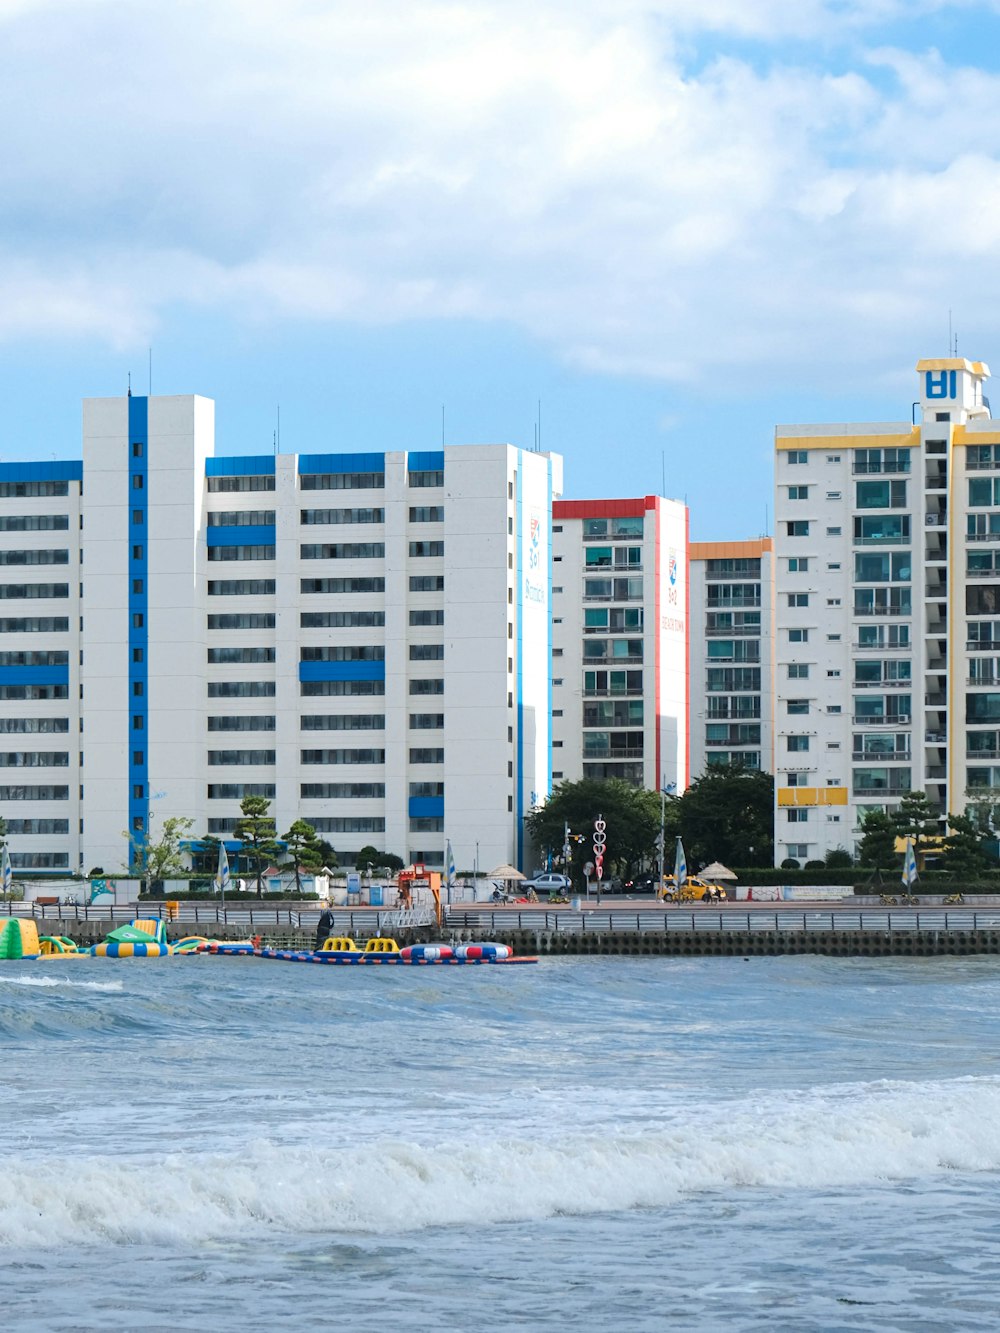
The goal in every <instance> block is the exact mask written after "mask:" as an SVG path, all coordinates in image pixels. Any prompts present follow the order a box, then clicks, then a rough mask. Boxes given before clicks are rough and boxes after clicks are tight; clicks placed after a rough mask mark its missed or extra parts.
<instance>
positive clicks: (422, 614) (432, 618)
mask: <svg viewBox="0 0 1000 1333" xmlns="http://www.w3.org/2000/svg"><path fill="white" fill-rule="evenodd" d="M410 624H411V625H443V624H444V611H441V610H437V611H411V612H410Z"/></svg>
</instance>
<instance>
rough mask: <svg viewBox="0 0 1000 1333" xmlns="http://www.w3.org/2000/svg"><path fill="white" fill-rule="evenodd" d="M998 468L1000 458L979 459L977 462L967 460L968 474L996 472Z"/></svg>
mask: <svg viewBox="0 0 1000 1333" xmlns="http://www.w3.org/2000/svg"><path fill="white" fill-rule="evenodd" d="M966 452H968V451H966ZM998 468H1000V458H987V459H981V458H977V459H975V460H973V459H971V458H967V459H966V460H965V470H966V472H996V470H997V469H998Z"/></svg>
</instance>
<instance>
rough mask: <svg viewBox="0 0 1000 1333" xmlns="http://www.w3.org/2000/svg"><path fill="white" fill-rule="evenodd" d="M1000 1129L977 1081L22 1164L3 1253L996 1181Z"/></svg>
mask: <svg viewBox="0 0 1000 1333" xmlns="http://www.w3.org/2000/svg"><path fill="white" fill-rule="evenodd" d="M998 1115H1000V1081H998V1080H995V1079H978V1078H977V1079H972V1078H969V1079H959V1080H954V1081H950V1082H940V1083H920V1084H915V1083H888V1082H882V1083H875V1084H867V1085H851V1086H846V1087H840V1088H831V1089H825V1090H824V1089H821V1090H819V1091H816V1090H813V1091H811V1092H809V1093H807V1094H795V1093H782V1094H775V1093H767V1094H761V1095H759V1096H755V1097H750V1098H746V1099H743V1100H737V1101H733V1102H728V1103H726V1104H725V1105H724V1106H720V1107H716V1108H714V1109H713V1110H710V1111H707V1112H706V1111H703V1110H701V1109H698V1108H691V1110H690V1111H686V1110H682V1111H681V1112H679V1113H678V1114H676V1115H674V1116H671V1117H670V1120H669V1122H667V1123H661V1124H655V1123H652V1124H650V1126H649V1127H648V1128H647V1129H646V1130H644V1131H641V1132H633V1133H629V1134H616V1133H613V1132H611V1133H604V1134H589V1135H582V1134H574V1133H573V1132H567V1133H565V1134H561V1135H553V1134H552V1132H551V1129H548V1130H547V1131H546V1133H545V1134H544V1135H542V1134H539V1136H537V1137H526V1136H524V1135H523V1134H520V1135H518V1136H517V1137H506V1136H504V1134H503V1132H502V1129H501V1130H499V1131H498V1132H497V1133H496V1134H495V1136H494V1137H484V1136H483V1135H481V1134H480V1135H479V1136H477V1137H476V1138H475V1139H469V1140H466V1141H461V1140H452V1141H448V1142H438V1143H417V1142H410V1141H407V1140H406V1139H405V1138H398V1139H397V1138H386V1137H383V1138H381V1139H372V1140H369V1141H367V1142H366V1141H363V1140H362V1141H359V1142H358V1144H357V1146H356V1147H353V1148H351V1149H330V1148H325V1147H322V1146H319V1145H317V1146H316V1148H315V1149H309V1148H301V1147H294V1148H293V1147H288V1146H284V1145H281V1144H280V1143H273V1142H257V1143H252V1144H249V1145H248V1146H247V1148H246V1150H245V1151H243V1152H240V1153H239V1154H229V1155H224V1154H208V1153H206V1154H179V1153H178V1154H169V1153H167V1154H163V1155H161V1156H157V1157H152V1158H150V1157H148V1156H144V1157H142V1158H130V1157H128V1156H125V1155H122V1156H118V1157H113V1156H108V1157H89V1158H83V1159H71V1158H67V1157H60V1158H57V1157H42V1158H40V1159H27V1158H25V1159H16V1158H15V1159H13V1160H11V1161H10V1162H9V1163H8V1166H7V1168H6V1171H5V1181H4V1185H5V1188H4V1190H3V1192H2V1195H0V1245H4V1246H7V1247H10V1246H18V1247H20V1246H48V1245H59V1244H65V1243H73V1244H77V1245H79V1244H88V1243H91V1244H98V1245H100V1244H108V1243H114V1244H120V1243H135V1244H157V1245H161V1246H162V1245H166V1246H190V1244H191V1243H192V1242H193V1241H206V1240H209V1239H213V1238H216V1239H223V1238H232V1237H236V1236H245V1235H248V1234H262V1233H266V1232H268V1231H280V1232H285V1233H330V1232H333V1233H359V1232H361V1233H364V1232H369V1233H393V1232H401V1231H407V1230H414V1229H423V1228H427V1227H436V1226H449V1225H465V1226H469V1225H484V1224H489V1223H498V1222H511V1221H521V1220H529V1219H538V1218H545V1217H550V1216H553V1215H556V1214H586V1213H598V1212H605V1211H620V1210H628V1209H634V1208H643V1207H665V1206H669V1205H670V1204H671V1203H672V1202H674V1201H675V1200H677V1199H680V1198H682V1197H684V1196H686V1195H690V1194H692V1193H700V1192H704V1191H732V1190H735V1189H739V1188H743V1187H760V1188H765V1189H773V1190H794V1189H800V1188H835V1187H840V1186H851V1187H857V1186H863V1185H866V1184H877V1183H879V1182H885V1181H891V1180H907V1179H916V1178H920V1177H928V1176H933V1175H937V1174H940V1173H943V1172H949V1171H963V1172H976V1171H994V1170H997V1169H998V1168H1000V1140H998V1139H997V1137H996V1135H995V1133H994V1132H993V1129H992V1125H993V1124H994V1123H995V1121H996V1118H997V1116H998ZM320 1132H321V1131H320Z"/></svg>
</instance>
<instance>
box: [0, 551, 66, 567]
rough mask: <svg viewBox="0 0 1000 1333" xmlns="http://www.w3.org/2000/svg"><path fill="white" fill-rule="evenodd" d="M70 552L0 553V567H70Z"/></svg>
mask: <svg viewBox="0 0 1000 1333" xmlns="http://www.w3.org/2000/svg"><path fill="white" fill-rule="evenodd" d="M68 564H69V551H17V550H14V551H0V565H68Z"/></svg>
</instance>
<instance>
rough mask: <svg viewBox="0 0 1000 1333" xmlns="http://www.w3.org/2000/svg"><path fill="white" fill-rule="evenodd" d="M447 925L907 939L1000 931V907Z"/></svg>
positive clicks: (493, 918)
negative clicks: (889, 935)
mask: <svg viewBox="0 0 1000 1333" xmlns="http://www.w3.org/2000/svg"><path fill="white" fill-rule="evenodd" d="M446 924H447V926H448V928H449V929H451V930H462V931H474V932H476V933H477V934H481V935H483V936H487V935H496V934H501V935H502V934H506V933H509V932H510V931H514V930H528V931H552V932H554V933H556V934H597V933H599V932H615V931H619V932H622V933H633V934H634V933H638V934H658V935H662V934H664V932H667V933H670V932H673V931H688V932H695V933H697V934H705V933H708V932H712V931H714V932H716V933H718V932H720V931H721V932H743V933H745V934H762V933H767V932H770V933H781V934H786V933H787V934H802V933H805V932H810V931H852V932H855V933H856V932H874V933H882V934H884V933H886V932H890V933H896V934H898V933H902V932H908V931H921V932H932V931H958V930H961V931H976V930H1000V905H998V906H997V907H996V908H995V909H994V908H982V907H894V908H887V907H865V908H843V909H839V910H837V909H833V910H831V909H829V908H825V909H822V910H820V911H815V910H812V909H809V910H802V911H799V910H796V909H794V908H787V907H786V908H781V909H780V910H777V911H771V912H769V911H766V910H763V909H760V908H756V909H754V910H753V911H749V912H741V911H739V910H738V909H734V908H731V907H730V908H722V909H721V910H713V909H712V908H699V909H696V910H694V911H690V912H687V911H683V910H677V909H675V908H672V907H671V908H666V909H664V908H658V909H657V908H650V909H648V910H643V909H641V908H638V909H632V910H624V909H621V908H609V909H607V910H605V909H603V908H590V909H587V910H586V911H583V912H573V911H566V910H563V911H553V910H551V909H548V910H546V909H545V908H527V909H525V910H523V911H522V910H521V909H520V908H506V909H502V910H498V911H492V910H488V909H487V910H482V911H477V910H470V909H462V910H455V909H452V910H451V911H450V912H448V913H447V917H446Z"/></svg>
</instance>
